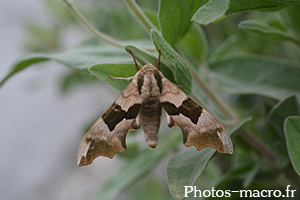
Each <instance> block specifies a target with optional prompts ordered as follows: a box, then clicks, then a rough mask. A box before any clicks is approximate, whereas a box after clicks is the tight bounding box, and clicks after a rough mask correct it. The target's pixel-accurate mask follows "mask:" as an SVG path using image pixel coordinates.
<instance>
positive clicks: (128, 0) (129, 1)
mask: <svg viewBox="0 0 300 200" xmlns="http://www.w3.org/2000/svg"><path fill="white" fill-rule="evenodd" d="M124 2H125V4H126V6H127V7H128V8H129V10H130V11H131V12H132V13H133V14H134V15H135V16H136V17H137V19H138V20H139V21H140V22H141V23H142V24H143V25H144V26H145V28H146V29H147V30H148V31H150V30H151V29H155V30H157V28H156V27H155V26H154V24H153V23H152V22H151V21H150V20H149V18H148V17H147V16H146V15H145V14H144V12H143V11H142V9H141V8H140V7H139V6H138V4H137V3H136V2H135V0H124Z"/></svg>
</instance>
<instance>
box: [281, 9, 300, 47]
mask: <svg viewBox="0 0 300 200" xmlns="http://www.w3.org/2000/svg"><path fill="white" fill-rule="evenodd" d="M279 16H280V21H281V24H282V26H284V27H285V28H286V29H287V30H288V31H289V33H291V34H292V35H293V36H294V37H296V38H298V41H299V40H300V28H299V19H300V5H293V6H289V7H287V8H286V9H283V10H282V11H280V12H279Z"/></svg>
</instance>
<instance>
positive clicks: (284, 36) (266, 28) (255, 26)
mask: <svg viewBox="0 0 300 200" xmlns="http://www.w3.org/2000/svg"><path fill="white" fill-rule="evenodd" d="M238 27H239V28H240V29H243V30H247V31H250V32H253V33H256V34H259V35H261V36H265V37H267V38H270V39H273V40H277V41H290V42H294V43H296V44H299V43H300V42H299V41H298V40H297V38H295V37H293V36H292V35H290V34H289V33H287V32H284V31H282V30H280V29H278V28H275V27H272V26H270V25H268V24H265V23H263V22H259V21H255V20H245V21H242V22H240V23H239V25H238Z"/></svg>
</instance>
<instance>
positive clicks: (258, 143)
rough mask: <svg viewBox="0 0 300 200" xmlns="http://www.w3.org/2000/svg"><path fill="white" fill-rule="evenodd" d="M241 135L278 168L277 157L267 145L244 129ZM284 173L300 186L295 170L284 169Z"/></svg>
mask: <svg viewBox="0 0 300 200" xmlns="http://www.w3.org/2000/svg"><path fill="white" fill-rule="evenodd" d="M240 135H241V137H242V138H244V140H245V141H247V142H248V143H249V144H250V145H251V146H253V147H254V148H255V149H256V150H258V151H259V152H261V153H262V154H263V155H264V156H266V157H267V158H268V159H269V160H270V161H271V162H272V164H273V166H276V165H275V163H276V157H277V156H276V155H275V154H274V153H273V152H272V151H271V150H270V149H269V148H267V147H266V145H264V144H263V143H262V142H261V141H259V140H258V139H257V138H255V137H254V136H253V135H252V134H250V133H249V132H248V131H247V130H246V129H242V131H241V133H240ZM279 170H280V169H279ZM283 172H284V174H285V175H286V176H287V177H288V178H289V179H290V180H291V181H293V182H294V183H295V184H296V185H300V179H299V176H298V174H296V172H295V171H294V170H291V169H290V168H288V167H286V168H285V169H283Z"/></svg>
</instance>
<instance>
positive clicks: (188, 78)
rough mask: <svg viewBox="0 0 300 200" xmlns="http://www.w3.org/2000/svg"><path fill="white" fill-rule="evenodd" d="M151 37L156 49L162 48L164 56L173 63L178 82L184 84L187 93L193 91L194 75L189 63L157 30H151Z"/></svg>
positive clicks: (175, 77)
mask: <svg viewBox="0 0 300 200" xmlns="http://www.w3.org/2000/svg"><path fill="white" fill-rule="evenodd" d="M151 37H152V40H153V43H154V45H155V47H156V49H157V50H161V55H162V57H163V58H164V59H166V60H167V62H168V63H170V64H171V65H172V67H173V72H174V79H175V81H176V84H178V85H180V86H183V87H184V88H183V89H182V90H183V91H184V92H186V93H187V94H189V93H191V87H192V75H191V72H190V70H189V68H188V65H187V64H186V63H185V61H184V60H183V59H182V58H181V57H180V56H179V55H178V54H177V53H176V51H175V50H174V49H173V48H172V47H171V46H170V45H169V44H168V43H167V42H166V41H165V40H164V39H163V38H162V37H161V36H160V35H159V34H158V33H157V32H156V31H155V30H151Z"/></svg>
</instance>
